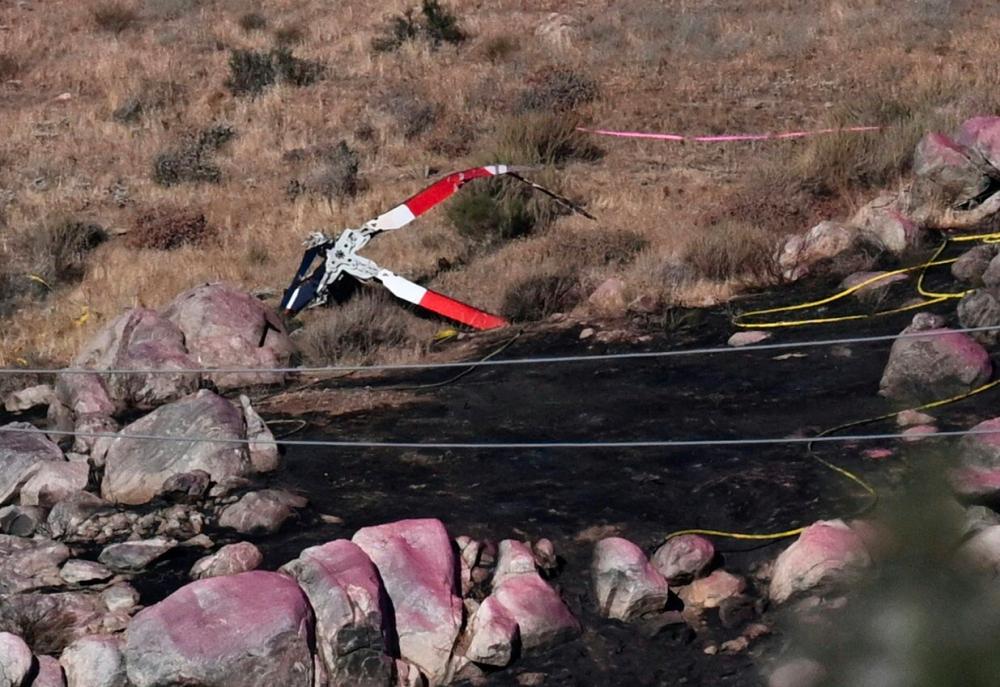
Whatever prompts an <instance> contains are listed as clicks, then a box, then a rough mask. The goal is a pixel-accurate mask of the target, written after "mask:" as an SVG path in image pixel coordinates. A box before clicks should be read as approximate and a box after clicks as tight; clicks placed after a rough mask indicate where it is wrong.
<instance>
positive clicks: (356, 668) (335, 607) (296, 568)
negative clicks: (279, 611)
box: [281, 539, 395, 687]
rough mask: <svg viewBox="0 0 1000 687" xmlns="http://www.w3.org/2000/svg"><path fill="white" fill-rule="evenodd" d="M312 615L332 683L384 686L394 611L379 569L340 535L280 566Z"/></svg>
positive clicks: (389, 676)
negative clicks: (296, 585) (303, 595)
mask: <svg viewBox="0 0 1000 687" xmlns="http://www.w3.org/2000/svg"><path fill="white" fill-rule="evenodd" d="M281 570H282V572H285V573H287V574H289V575H291V576H292V577H294V578H295V579H296V580H297V581H298V583H299V586H301V587H302V589H303V591H305V593H306V596H307V597H308V598H309V602H310V603H311V604H312V608H313V612H314V613H315V615H316V646H317V650H318V652H319V656H320V659H321V660H322V663H323V667H324V669H325V671H326V675H327V680H328V684H329V685H330V686H331V687H387V686H388V685H390V684H391V683H392V681H393V672H394V669H395V664H394V661H393V659H392V658H391V656H390V655H389V652H390V650H391V642H392V636H391V634H392V628H393V614H392V608H391V606H390V605H389V597H388V596H387V594H386V591H385V589H384V588H383V586H382V580H381V578H380V576H379V572H378V570H377V569H376V568H375V565H374V564H373V563H372V562H371V560H370V559H369V558H368V556H367V555H366V554H365V552H364V551H362V550H361V548H360V547H359V546H357V545H356V544H354V543H352V542H350V541H347V540H345V539H340V540H337V541H333V542H330V543H328V544H324V545H323V546H315V547H312V548H309V549H306V550H304V551H303V552H302V553H301V554H300V555H299V557H298V558H297V559H295V560H294V561H292V562H290V563H288V564H286V565H285V566H284V567H282V569H281Z"/></svg>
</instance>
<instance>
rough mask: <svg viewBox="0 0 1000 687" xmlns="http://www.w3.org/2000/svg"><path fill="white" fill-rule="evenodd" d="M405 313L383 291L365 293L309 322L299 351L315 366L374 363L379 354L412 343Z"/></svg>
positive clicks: (301, 337) (301, 339)
mask: <svg viewBox="0 0 1000 687" xmlns="http://www.w3.org/2000/svg"><path fill="white" fill-rule="evenodd" d="M404 313H405V311H403V310H402V309H401V308H400V306H399V305H398V304H397V303H396V302H395V301H394V300H393V299H392V298H391V297H390V296H389V295H388V294H387V293H386V292H385V291H383V290H381V289H379V290H377V291H373V290H367V289H365V290H363V291H361V292H360V293H357V294H356V295H355V296H354V298H351V299H350V300H348V301H347V302H346V303H344V304H342V305H336V306H333V307H331V308H330V309H329V310H327V311H325V312H323V313H322V314H321V315H320V316H318V317H317V318H316V319H315V320H313V321H312V322H309V323H308V324H307V325H306V326H305V327H304V328H303V330H302V333H301V334H300V335H299V336H298V343H299V348H300V350H301V351H302V353H303V355H304V357H305V359H306V361H307V362H308V363H309V364H313V365H326V364H331V363H361V364H367V363H371V362H374V360H375V359H376V357H377V355H378V353H379V351H380V350H382V349H385V348H395V347H398V346H400V345H403V344H405V343H407V342H409V341H410V336H409V334H408V332H407V329H406V323H405V320H404V316H405V315H404Z"/></svg>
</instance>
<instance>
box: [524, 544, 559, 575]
mask: <svg viewBox="0 0 1000 687" xmlns="http://www.w3.org/2000/svg"><path fill="white" fill-rule="evenodd" d="M531 552H532V553H533V554H534V555H535V566H536V567H537V568H538V569H539V570H542V571H543V572H546V573H551V572H554V571H555V570H556V569H557V568H558V567H559V557H558V556H556V547H555V545H553V544H552V542H551V541H550V540H548V539H545V538H544V537H543V538H542V539H539V540H538V541H536V542H534V543H533V544H532V545H531Z"/></svg>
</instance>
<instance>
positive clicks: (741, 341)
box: [728, 331, 771, 348]
mask: <svg viewBox="0 0 1000 687" xmlns="http://www.w3.org/2000/svg"><path fill="white" fill-rule="evenodd" d="M770 338H771V333H770V332H761V331H751V332H736V333H735V334H733V335H732V336H730V337H729V341H728V343H729V345H730V346H732V347H734V348H740V347H742V346H752V345H753V344H759V343H760V342H762V341H767V340H768V339H770Z"/></svg>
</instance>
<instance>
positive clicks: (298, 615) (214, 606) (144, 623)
mask: <svg viewBox="0 0 1000 687" xmlns="http://www.w3.org/2000/svg"><path fill="white" fill-rule="evenodd" d="M312 627H313V620H312V612H311V610H310V607H309V601H308V599H307V598H306V596H305V594H304V593H303V592H302V590H301V589H299V586H298V585H297V584H296V583H295V581H294V580H292V579H291V578H289V577H287V576H285V575H281V574H279V573H272V572H262V571H253V572H246V573H241V574H239V575H232V576H229V577H213V578H210V579H207V580H199V581H197V582H192V583H191V584H188V585H187V586H185V587H181V588H180V589H179V590H177V591H176V592H174V593H173V594H171V595H170V596H168V597H167V598H166V599H164V600H163V601H161V602H160V603H158V604H155V605H153V606H150V607H149V608H146V609H145V610H143V611H141V612H139V613H138V614H137V615H136V616H135V618H133V619H132V623H131V624H130V625H129V628H128V633H127V641H126V645H125V658H126V665H127V666H128V669H127V670H128V679H129V681H130V682H131V683H132V684H133V685H134V686H135V687H173V686H175V685H180V684H190V685H200V686H201V687H274V686H275V685H282V686H283V687H312V685H313V658H312V654H311V652H310V648H309V647H310V643H311V641H312Z"/></svg>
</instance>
